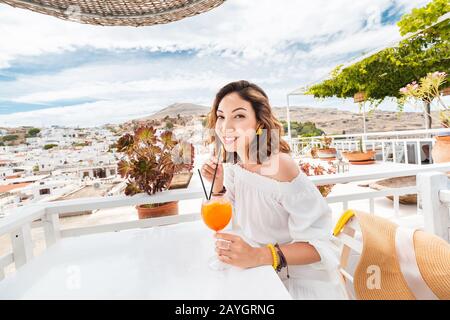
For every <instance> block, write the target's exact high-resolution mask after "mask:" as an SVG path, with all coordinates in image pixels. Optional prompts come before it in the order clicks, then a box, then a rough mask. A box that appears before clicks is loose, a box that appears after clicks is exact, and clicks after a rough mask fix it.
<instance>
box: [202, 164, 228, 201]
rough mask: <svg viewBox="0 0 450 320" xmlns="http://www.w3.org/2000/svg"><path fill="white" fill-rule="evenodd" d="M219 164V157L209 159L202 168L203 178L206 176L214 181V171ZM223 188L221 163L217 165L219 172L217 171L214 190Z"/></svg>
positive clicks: (217, 190)
mask: <svg viewBox="0 0 450 320" xmlns="http://www.w3.org/2000/svg"><path fill="white" fill-rule="evenodd" d="M216 165H217V158H216V157H214V156H213V157H211V158H209V160H207V161H206V162H205V163H204V164H203V166H202V169H201V173H202V176H203V178H205V179H206V180H207V181H209V182H210V183H212V180H213V177H214V171H215V170H216ZM222 189H223V165H222V163H219V165H218V167H217V173H216V181H215V182H214V190H213V192H216V193H217V192H220V191H222Z"/></svg>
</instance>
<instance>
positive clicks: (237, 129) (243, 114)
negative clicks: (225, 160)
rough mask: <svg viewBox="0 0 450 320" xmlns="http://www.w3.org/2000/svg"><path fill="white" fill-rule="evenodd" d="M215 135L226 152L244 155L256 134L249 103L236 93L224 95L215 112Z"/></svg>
mask: <svg viewBox="0 0 450 320" xmlns="http://www.w3.org/2000/svg"><path fill="white" fill-rule="evenodd" d="M216 116H217V121H216V128H215V129H216V134H217V136H219V138H220V141H221V142H222V144H223V145H224V147H225V150H226V151H227V152H237V153H238V154H239V155H240V156H241V157H242V156H243V155H245V151H246V150H247V148H248V145H249V143H250V141H252V140H253V138H254V136H255V134H256V127H257V120H256V115H255V111H254V110H253V107H252V105H251V103H250V102H248V101H246V100H244V99H242V98H241V97H240V96H239V95H238V94H237V93H234V92H233V93H230V94H228V95H226V96H225V97H224V98H223V99H222V101H221V102H220V104H219V107H218V108H217V112H216Z"/></svg>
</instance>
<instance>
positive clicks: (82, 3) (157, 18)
mask: <svg viewBox="0 0 450 320" xmlns="http://www.w3.org/2000/svg"><path fill="white" fill-rule="evenodd" d="M224 1H225V0H164V1H161V0H127V1H117V0H26V1H24V0H0V3H2V2H3V3H6V4H9V5H11V6H13V7H18V8H22V9H28V10H32V11H35V12H39V13H43V14H47V15H50V16H54V17H56V18H60V19H64V20H71V21H75V22H80V23H87V24H95V25H103V26H135V27H138V26H149V25H154V24H161V23H169V22H172V21H177V20H180V19H183V18H186V17H191V16H194V15H196V14H200V13H203V12H206V11H209V10H211V9H213V8H215V7H217V6H220V5H221V4H222V3H223V2H224Z"/></svg>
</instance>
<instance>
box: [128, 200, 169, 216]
mask: <svg viewBox="0 0 450 320" xmlns="http://www.w3.org/2000/svg"><path fill="white" fill-rule="evenodd" d="M143 206H144V205H138V206H136V209H137V211H138V216H139V219H148V218H158V217H165V216H173V215H176V214H178V201H172V202H166V203H163V204H161V205H160V206H158V207H153V208H145V207H143Z"/></svg>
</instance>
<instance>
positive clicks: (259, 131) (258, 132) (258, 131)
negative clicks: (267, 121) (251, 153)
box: [256, 128, 263, 136]
mask: <svg viewBox="0 0 450 320" xmlns="http://www.w3.org/2000/svg"><path fill="white" fill-rule="evenodd" d="M262 132H263V131H262V128H258V129H257V130H256V135H257V136H260V135H262Z"/></svg>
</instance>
